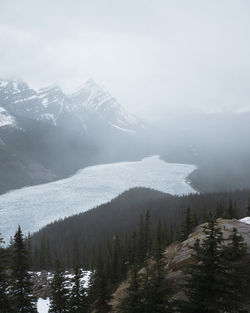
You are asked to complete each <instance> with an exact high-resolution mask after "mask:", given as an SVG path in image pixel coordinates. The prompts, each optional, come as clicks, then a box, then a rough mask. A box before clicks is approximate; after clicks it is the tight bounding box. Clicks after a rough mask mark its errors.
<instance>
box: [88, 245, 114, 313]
mask: <svg viewBox="0 0 250 313" xmlns="http://www.w3.org/2000/svg"><path fill="white" fill-rule="evenodd" d="M106 253H107V251H105V252H102V251H99V254H98V258H97V265H96V270H95V272H94V276H93V282H92V288H91V289H92V291H91V293H92V299H93V296H94V297H95V298H94V300H95V307H96V312H97V313H108V312H109V311H110V305H109V303H108V302H109V298H110V288H111V280H110V276H109V275H108V266H107V263H108V262H107V258H108V257H107V254H106ZM93 290H94V292H93Z"/></svg>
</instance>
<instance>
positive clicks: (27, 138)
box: [0, 80, 144, 193]
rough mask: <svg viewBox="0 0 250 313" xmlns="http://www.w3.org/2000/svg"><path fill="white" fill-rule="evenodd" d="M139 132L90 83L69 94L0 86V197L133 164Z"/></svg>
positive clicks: (16, 84)
mask: <svg viewBox="0 0 250 313" xmlns="http://www.w3.org/2000/svg"><path fill="white" fill-rule="evenodd" d="M143 131H144V128H143V123H141V122H140V121H139V119H137V118H136V117H135V116H132V115H130V114H128V113H127V112H126V111H125V110H124V109H123V108H122V106H121V105H120V104H119V103H118V102H117V101H116V100H115V98H113V97H112V96H111V95H110V93H109V92H108V91H107V90H106V89H105V88H103V87H101V86H99V85H98V84H96V83H95V82H94V81H93V80H88V81H87V82H86V83H85V84H83V85H82V86H81V87H80V88H79V89H77V90H76V91H75V92H73V93H71V94H65V93H64V92H63V91H62V90H61V88H60V87H58V86H49V87H46V88H42V89H39V90H35V89H33V88H31V87H30V86H29V85H28V84H26V83H25V82H23V81H21V80H0V177H1V178H2V179H1V180H0V193H2V192H6V191H8V190H11V189H13V188H19V187H23V186H26V185H34V184H41V183H45V182H49V181H52V180H57V179H60V178H63V177H67V176H68V175H71V174H73V173H74V172H76V171H77V170H79V169H81V168H83V167H85V166H88V165H94V164H98V163H104V162H116V161H120V160H128V159H134V158H137V157H138V155H136V152H135V151H136V149H135V148H134V147H138V146H139V145H138V141H139V137H140V136H141V134H143V133H144V132H143ZM135 142H136V143H135ZM132 147H133V149H132ZM138 151H141V150H140V149H139V148H138ZM141 154H142V152H140V157H141V156H142V155H141Z"/></svg>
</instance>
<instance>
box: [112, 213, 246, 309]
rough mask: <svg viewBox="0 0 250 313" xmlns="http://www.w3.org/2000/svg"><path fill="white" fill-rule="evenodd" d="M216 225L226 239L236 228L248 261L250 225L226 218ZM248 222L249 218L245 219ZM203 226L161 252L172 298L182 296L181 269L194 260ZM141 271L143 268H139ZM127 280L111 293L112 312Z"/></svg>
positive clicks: (116, 307) (120, 299)
mask: <svg viewBox="0 0 250 313" xmlns="http://www.w3.org/2000/svg"><path fill="white" fill-rule="evenodd" d="M217 221H218V226H219V227H220V228H221V230H222V233H223V237H224V238H225V239H228V238H229V236H230V235H231V234H232V231H233V228H237V231H238V233H239V234H241V235H242V236H243V238H244V241H245V243H246V244H247V256H246V257H245V258H246V260H245V261H246V262H249V261H250V225H249V224H248V223H246V222H244V221H245V220H244V219H242V221H238V220H236V219H232V220H226V219H218V220H217ZM247 222H249V219H248V220H247ZM203 226H204V225H200V226H198V227H197V228H196V229H195V230H194V232H193V233H191V234H190V235H189V237H188V239H187V240H185V241H183V242H175V243H173V244H171V245H170V246H169V247H167V248H166V250H165V251H164V254H163V261H164V263H165V269H166V273H167V274H166V284H171V286H173V289H174V295H173V298H174V299H177V300H181V299H183V298H184V294H183V292H182V291H180V289H181V288H180V287H179V286H180V284H182V283H183V280H184V277H185V276H184V273H183V270H184V269H185V266H186V265H187V264H191V263H193V262H194V259H193V257H192V254H193V249H192V247H193V246H194V244H195V242H196V240H197V239H200V240H201V241H202V240H203V239H204V237H205V235H204V232H203ZM141 271H143V269H141ZM127 286H128V282H127V281H124V282H123V283H122V284H121V285H120V286H119V288H118V289H117V290H116V291H115V293H114V294H113V297H112V299H111V302H110V304H111V305H112V311H111V312H112V313H119V312H120V311H119V305H120V303H121V301H122V300H123V299H124V298H125V297H126V288H127Z"/></svg>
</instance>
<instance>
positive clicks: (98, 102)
mask: <svg viewBox="0 0 250 313" xmlns="http://www.w3.org/2000/svg"><path fill="white" fill-rule="evenodd" d="M69 97H70V99H71V100H72V103H74V104H75V105H76V107H75V108H77V109H78V110H81V109H85V110H87V111H88V112H90V113H91V114H92V115H97V116H98V117H99V118H101V119H102V120H106V121H107V122H108V123H109V125H110V126H111V127H113V128H116V129H119V130H121V131H126V132H131V131H134V130H136V129H138V128H139V127H141V126H142V125H141V123H140V122H139V120H138V119H137V118H136V117H135V116H133V115H132V114H128V113H127V112H126V111H125V110H124V108H123V107H122V106H121V105H120V104H119V103H118V102H117V100H116V99H115V98H114V97H112V96H111V94H110V93H109V92H108V91H107V90H106V89H105V88H104V87H102V86H100V85H98V84H97V83H96V82H95V81H94V80H93V79H89V80H88V81H87V82H86V83H85V84H83V85H81V86H80V87H78V88H77V89H76V90H75V91H74V92H73V93H72V94H71V95H70V96H69Z"/></svg>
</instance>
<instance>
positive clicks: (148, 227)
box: [145, 210, 152, 257]
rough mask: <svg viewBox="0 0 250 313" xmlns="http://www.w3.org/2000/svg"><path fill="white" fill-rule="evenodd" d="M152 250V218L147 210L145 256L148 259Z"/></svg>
mask: <svg viewBox="0 0 250 313" xmlns="http://www.w3.org/2000/svg"><path fill="white" fill-rule="evenodd" d="M151 249H152V232H151V217H150V213H149V211H148V210H147V212H146V218H145V256H146V257H148V256H149V255H150V253H151Z"/></svg>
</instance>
